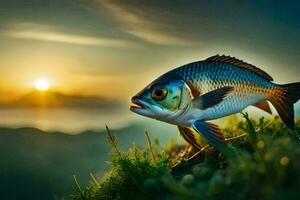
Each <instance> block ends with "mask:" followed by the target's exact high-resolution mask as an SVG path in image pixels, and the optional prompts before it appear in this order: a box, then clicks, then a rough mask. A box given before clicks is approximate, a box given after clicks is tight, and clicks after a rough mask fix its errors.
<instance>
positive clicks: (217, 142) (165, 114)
mask: <svg viewBox="0 0 300 200" xmlns="http://www.w3.org/2000/svg"><path fill="white" fill-rule="evenodd" d="M273 81H274V80H273V78H272V77H271V76H270V75H269V74H267V73H266V72H264V71H263V70H261V69H259V68H258V67H256V66H254V65H252V64H248V63H246V62H244V61H242V60H239V59H237V58H235V57H231V56H226V55H215V56H212V57H209V58H207V59H205V60H201V61H196V62H192V63H188V64H185V65H183V66H180V67H177V68H175V69H172V70H170V71H168V72H166V73H165V74H163V75H161V76H160V77H158V78H157V79H155V80H154V81H152V82H151V83H150V84H148V85H147V86H146V87H145V88H144V89H142V90H141V91H140V92H138V93H137V94H136V95H134V96H133V97H132V98H131V104H132V105H131V106H130V110H131V111H132V112H134V113H136V114H139V115H142V116H145V117H150V118H153V119H156V120H160V121H163V122H166V123H169V124H173V125H176V126H177V127H178V129H179V132H180V134H181V135H182V137H183V138H184V139H185V140H186V141H187V142H188V143H189V144H191V145H192V146H193V147H194V148H196V149H199V150H200V149H201V140H202V138H204V139H205V140H206V141H207V142H208V144H210V145H212V146H214V147H215V148H216V149H217V150H219V151H222V150H223V149H224V147H225V146H226V140H225V138H224V136H223V134H222V131H221V129H220V128H219V126H218V125H216V124H214V123H213V122H211V120H215V119H219V118H222V117H225V116H228V115H232V114H235V113H239V112H241V111H243V110H244V109H245V108H247V107H248V106H255V107H257V108H259V109H261V110H264V111H266V112H267V113H270V114H272V112H271V109H270V105H269V102H270V103H271V104H272V105H273V106H274V107H275V109H276V110H277V113H278V114H279V116H280V118H281V120H282V121H283V122H284V124H285V125H286V126H287V127H288V128H290V129H294V128H295V122H294V104H295V103H296V102H297V101H298V100H299V98H300V82H297V83H289V84H276V83H274V82H273Z"/></svg>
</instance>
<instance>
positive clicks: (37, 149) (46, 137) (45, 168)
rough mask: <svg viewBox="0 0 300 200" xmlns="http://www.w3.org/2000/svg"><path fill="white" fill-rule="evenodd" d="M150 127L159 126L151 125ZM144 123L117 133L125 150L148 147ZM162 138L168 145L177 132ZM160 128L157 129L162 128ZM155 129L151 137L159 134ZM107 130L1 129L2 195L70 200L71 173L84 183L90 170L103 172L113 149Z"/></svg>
mask: <svg viewBox="0 0 300 200" xmlns="http://www.w3.org/2000/svg"><path fill="white" fill-rule="evenodd" d="M148 126H150V127H152V128H153V127H155V126H152V125H148ZM145 127H147V125H145V124H143V123H139V124H134V125H131V126H128V127H126V128H123V129H119V130H112V133H113V134H114V135H115V136H116V138H117V139H118V141H119V146H120V148H121V149H122V150H128V149H129V148H130V147H131V146H132V144H133V143H135V144H136V145H141V146H144V145H145V143H146V139H145V134H144V132H145ZM163 127H164V126H162V127H160V130H161V132H159V133H161V134H162V135H161V137H160V138H159V141H160V142H161V143H165V142H166V141H167V140H168V138H170V135H171V134H172V135H173V136H174V137H176V134H174V133H173V132H172V133H170V132H168V131H167V129H166V131H164V129H163ZM157 129H158V128H157ZM155 132H157V131H154V130H152V131H151V129H150V133H151V136H152V138H153V137H154V136H155V135H156V134H155ZM106 137H107V133H106V131H99V132H95V131H85V132H82V133H80V134H78V135H68V134H64V133H61V132H45V131H41V130H39V129H35V128H18V129H9V128H0V158H1V159H0V193H1V199H3V200H6V199H9V200H13V199H23V200H24V199H30V200H35V199H43V200H47V199H54V197H57V198H56V199H62V198H61V197H64V198H66V199H68V195H69V194H71V193H72V175H73V174H74V175H76V177H77V179H78V180H79V182H80V183H81V184H82V185H86V184H87V182H88V180H89V179H90V173H94V174H95V175H103V173H104V171H106V170H108V169H109V167H110V165H109V164H108V163H107V162H106V161H108V160H110V159H109V153H111V152H112V147H111V146H110V145H109V144H108V142H107V140H106Z"/></svg>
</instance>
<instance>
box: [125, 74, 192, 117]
mask: <svg viewBox="0 0 300 200" xmlns="http://www.w3.org/2000/svg"><path fill="white" fill-rule="evenodd" d="M131 102H132V104H133V105H132V106H131V107H130V110H131V111H132V112H134V113H137V114H139V115H143V116H146V117H150V118H154V119H158V120H161V121H166V122H170V120H173V118H176V116H179V115H180V113H183V112H184V111H185V110H186V109H187V108H188V106H189V104H190V102H191V91H190V88H189V87H188V85H187V84H186V83H185V82H184V81H183V80H181V79H170V78H167V79H166V78H159V79H157V80H156V81H153V82H152V83H150V84H149V85H148V86H146V87H145V88H144V89H143V90H142V91H140V92H139V93H138V94H136V95H135V96H134V97H132V99H131Z"/></svg>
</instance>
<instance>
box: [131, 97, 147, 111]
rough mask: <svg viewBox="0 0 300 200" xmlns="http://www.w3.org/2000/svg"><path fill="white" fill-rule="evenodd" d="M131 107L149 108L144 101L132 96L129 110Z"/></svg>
mask: <svg viewBox="0 0 300 200" xmlns="http://www.w3.org/2000/svg"><path fill="white" fill-rule="evenodd" d="M132 109H149V107H148V106H147V105H146V102H145V101H143V100H141V99H137V98H132V100H131V105H130V110H132Z"/></svg>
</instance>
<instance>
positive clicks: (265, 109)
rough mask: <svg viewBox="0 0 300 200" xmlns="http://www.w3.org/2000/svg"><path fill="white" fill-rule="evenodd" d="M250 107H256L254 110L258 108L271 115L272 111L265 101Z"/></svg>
mask: <svg viewBox="0 0 300 200" xmlns="http://www.w3.org/2000/svg"><path fill="white" fill-rule="evenodd" d="M252 106H254V107H256V108H259V109H261V110H263V111H265V112H267V113H269V114H272V111H271V108H270V105H269V103H268V102H267V101H263V102H259V103H256V104H253V105H252Z"/></svg>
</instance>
